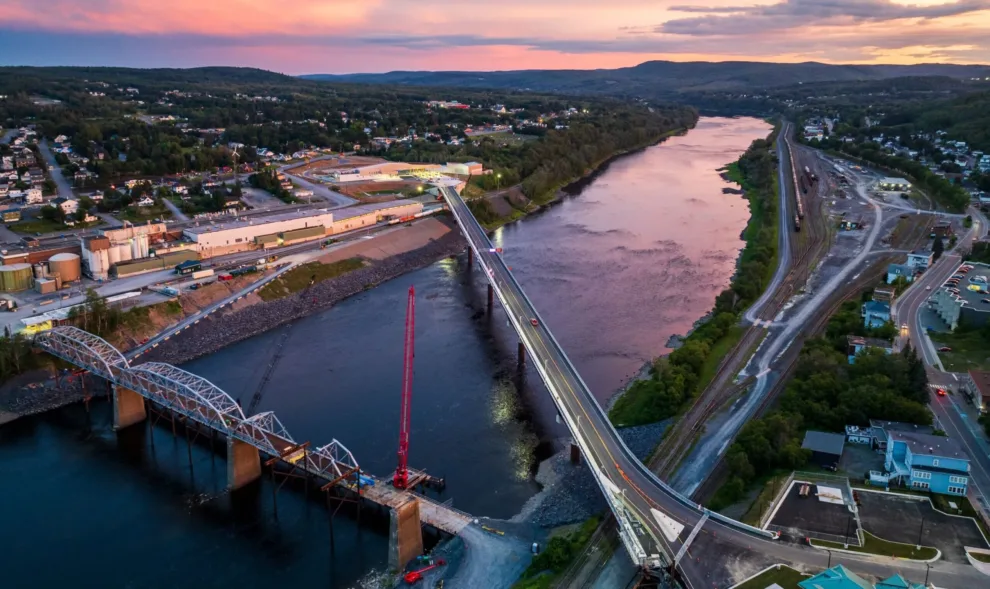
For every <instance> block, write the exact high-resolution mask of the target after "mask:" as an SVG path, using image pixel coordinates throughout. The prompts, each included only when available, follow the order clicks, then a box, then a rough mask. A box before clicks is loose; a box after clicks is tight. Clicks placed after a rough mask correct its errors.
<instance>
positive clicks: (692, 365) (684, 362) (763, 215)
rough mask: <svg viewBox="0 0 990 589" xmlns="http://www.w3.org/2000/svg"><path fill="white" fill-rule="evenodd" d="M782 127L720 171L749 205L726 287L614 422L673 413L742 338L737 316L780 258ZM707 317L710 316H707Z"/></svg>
mask: <svg viewBox="0 0 990 589" xmlns="http://www.w3.org/2000/svg"><path fill="white" fill-rule="evenodd" d="M777 132H778V128H774V129H773V130H772V131H771V132H770V134H769V136H768V137H767V138H766V139H757V140H756V141H754V142H753V143H752V144H751V145H750V147H749V148H748V149H747V150H746V151H745V152H744V153H743V154H742V155H741V156H740V157H739V158H738V160H736V161H735V162H732V163H730V164H728V165H726V166H724V167H723V168H720V169H719V176H720V177H721V178H722V179H723V180H724V181H726V182H732V183H735V184H737V185H739V186H740V187H741V188H742V191H743V194H744V196H743V198H745V199H746V200H747V201H748V203H749V209H750V219H749V221H748V222H747V224H746V227H745V229H744V230H743V232H742V235H741V237H742V239H743V241H744V242H745V245H744V247H743V248H742V249H741V250H740V251H739V254H738V256H737V258H736V271H735V273H734V274H733V276H732V278H731V281H730V283H729V286H728V288H726V289H725V290H723V291H722V293H721V294H719V296H718V297H717V298H716V300H715V305H714V307H713V308H712V310H711V311H709V312H708V313H707V314H706V315H705V316H703V317H702V319H701V320H699V322H697V323H695V328H694V329H693V331H692V332H690V333H689V335H688V336H687V337H685V338H683V339H680V340H679V343H681V345H680V346H679V347H678V348H677V349H675V350H674V351H672V352H670V353H669V354H666V355H661V356H659V357H657V359H656V360H655V361H654V365H655V366H656V369H655V370H653V371H651V373H650V378H648V379H642V380H638V381H635V382H632V383H631V384H630V385H629V386H628V387H626V389H625V390H624V391H623V392H622V393H621V394H619V395H618V396H617V397H616V398H614V399H612V401H611V403H610V408H609V419H610V420H611V421H612V423H613V424H615V425H616V426H622V425H644V424H648V423H651V422H656V421H659V420H663V419H667V418H670V417H674V416H676V415H678V414H679V413H681V412H682V411H684V409H685V408H686V407H687V406H689V404H690V402H691V400H692V399H694V398H695V397H696V396H697V395H698V394H700V393H701V392H702V391H704V390H705V388H707V386H708V384H709V383H710V381H711V379H712V378H713V377H714V375H715V372H716V368H717V366H718V364H719V363H720V362H721V360H722V358H723V357H724V356H725V355H726V354H727V353H729V351H730V350H731V349H732V348H733V344H734V342H735V341H738V339H739V338H740V337H741V333H742V332H741V330H740V329H739V328H737V327H736V324H737V323H738V320H739V317H740V316H741V314H742V313H743V312H744V311H745V309H746V308H747V307H749V305H750V304H752V302H753V301H755V300H756V299H757V298H758V297H759V296H760V293H762V291H763V290H764V289H765V287H766V284H767V283H768V278H769V276H772V274H773V271H774V268H775V266H776V260H777V230H776V227H777V215H778V214H779V212H778V211H777V192H776V190H777V188H776V179H775V177H776V174H775V167H774V162H773V158H772V146H773V141H774V139H775V138H776V134H777ZM706 318H707V320H705V319H706Z"/></svg>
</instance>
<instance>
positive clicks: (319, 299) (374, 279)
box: [143, 231, 466, 364]
mask: <svg viewBox="0 0 990 589" xmlns="http://www.w3.org/2000/svg"><path fill="white" fill-rule="evenodd" d="M465 247H466V242H465V241H464V238H463V237H461V235H460V233H459V232H456V231H451V232H450V233H447V234H446V235H444V236H443V237H441V238H439V239H436V240H433V241H431V242H430V243H429V244H428V245H425V246H423V247H421V248H419V249H416V250H413V251H411V252H406V253H404V254H399V255H396V256H392V257H390V258H387V259H385V260H381V261H374V262H371V264H370V265H368V266H365V267H364V268H360V269H358V270H354V271H352V272H348V273H347V274H344V275H342V276H338V277H337V278H332V279H330V280H324V281H323V282H318V283H317V284H315V285H313V286H312V287H310V288H309V289H308V290H307V291H306V292H305V296H304V295H303V293H295V294H293V295H290V296H287V297H284V298H281V299H277V300H274V301H267V302H262V303H256V304H254V305H251V306H250V307H247V308H244V309H240V310H238V311H231V312H227V313H223V314H214V315H210V316H209V317H208V318H207V319H206V320H203V321H201V322H199V323H198V324H196V325H195V326H193V327H191V328H189V329H186V330H184V331H182V332H180V334H179V335H177V336H175V337H172V338H170V339H169V340H168V341H167V342H165V343H163V344H162V345H160V346H158V347H157V348H154V349H153V350H152V351H151V352H150V353H149V354H147V355H146V356H144V357H143V359H144V360H145V361H148V362H152V361H154V362H169V363H171V364H182V363H185V362H188V361H190V360H192V359H194V358H198V357H200V356H205V355H207V354H212V353H213V352H216V351H217V350H219V349H220V348H223V347H225V346H229V345H230V344H233V343H236V342H239V341H241V340H245V339H247V338H249V337H252V336H255V335H258V334H259V333H264V332H266V331H268V330H270V329H273V328H275V327H278V326H279V325H282V324H283V323H288V322H290V321H293V320H295V319H299V318H302V317H305V316H306V315H310V314H312V313H315V312H317V311H321V310H323V309H326V308H328V307H331V306H333V305H335V304H337V303H339V302H340V301H342V300H344V299H345V298H347V297H349V296H352V295H355V294H357V293H359V292H361V291H363V290H367V289H370V288H373V287H375V286H377V285H379V284H381V283H382V282H385V281H386V280H391V279H393V278H396V277H398V276H401V275H402V274H405V273H407V272H410V271H412V270H416V269H418V268H422V267H424V266H428V265H430V264H432V263H434V262H436V261H437V260H441V259H443V258H446V257H449V256H453V255H456V254H458V253H460V252H462V251H464V248H465Z"/></svg>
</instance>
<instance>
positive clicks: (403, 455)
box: [392, 286, 416, 489]
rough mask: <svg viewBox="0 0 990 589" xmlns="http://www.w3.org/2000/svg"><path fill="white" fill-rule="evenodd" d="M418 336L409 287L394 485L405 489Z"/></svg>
mask: <svg viewBox="0 0 990 589" xmlns="http://www.w3.org/2000/svg"><path fill="white" fill-rule="evenodd" d="M415 338H416V290H415V287H412V286H410V287H409V299H408V302H407V303H406V335H405V341H404V342H403V353H402V408H401V410H400V415H399V466H398V467H396V469H395V477H393V479H392V485H393V486H394V487H395V488H396V489H405V488H406V487H407V486H408V485H409V466H408V458H409V421H410V417H411V415H410V414H411V411H412V377H413V358H414V356H415V353H414V348H415Z"/></svg>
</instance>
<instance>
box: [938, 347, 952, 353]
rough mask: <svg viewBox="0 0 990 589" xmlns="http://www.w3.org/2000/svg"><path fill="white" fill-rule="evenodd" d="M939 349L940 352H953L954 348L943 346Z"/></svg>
mask: <svg viewBox="0 0 990 589" xmlns="http://www.w3.org/2000/svg"><path fill="white" fill-rule="evenodd" d="M938 351H939V352H951V351H952V348H950V347H949V346H942V347H941V348H939V349H938Z"/></svg>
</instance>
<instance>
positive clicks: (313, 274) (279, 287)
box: [258, 258, 364, 301]
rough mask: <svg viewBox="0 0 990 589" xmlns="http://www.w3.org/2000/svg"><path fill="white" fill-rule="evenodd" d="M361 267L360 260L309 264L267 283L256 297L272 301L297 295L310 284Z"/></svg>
mask: <svg viewBox="0 0 990 589" xmlns="http://www.w3.org/2000/svg"><path fill="white" fill-rule="evenodd" d="M363 266H364V260H362V259H361V258H348V259H346V260H340V261H339V262H334V263H332V264H324V263H322V262H309V263H308V264H303V265H302V266H299V267H298V268H293V269H292V270H289V271H288V272H286V273H285V274H283V275H281V276H279V277H278V278H276V279H275V280H273V281H271V282H269V283H268V284H266V285H265V286H264V287H262V289H261V290H259V291H258V296H259V297H261V298H262V300H265V301H273V300H275V299H280V298H282V297H287V296H289V295H291V294H293V293H297V292H299V291H301V290H303V289H305V288H307V287H308V286H310V285H311V284H316V283H317V282H323V281H324V280H330V279H331V278H336V277H338V276H342V275H344V274H347V273H348V272H352V271H354V270H357V269H358V268H362V267H363Z"/></svg>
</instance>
